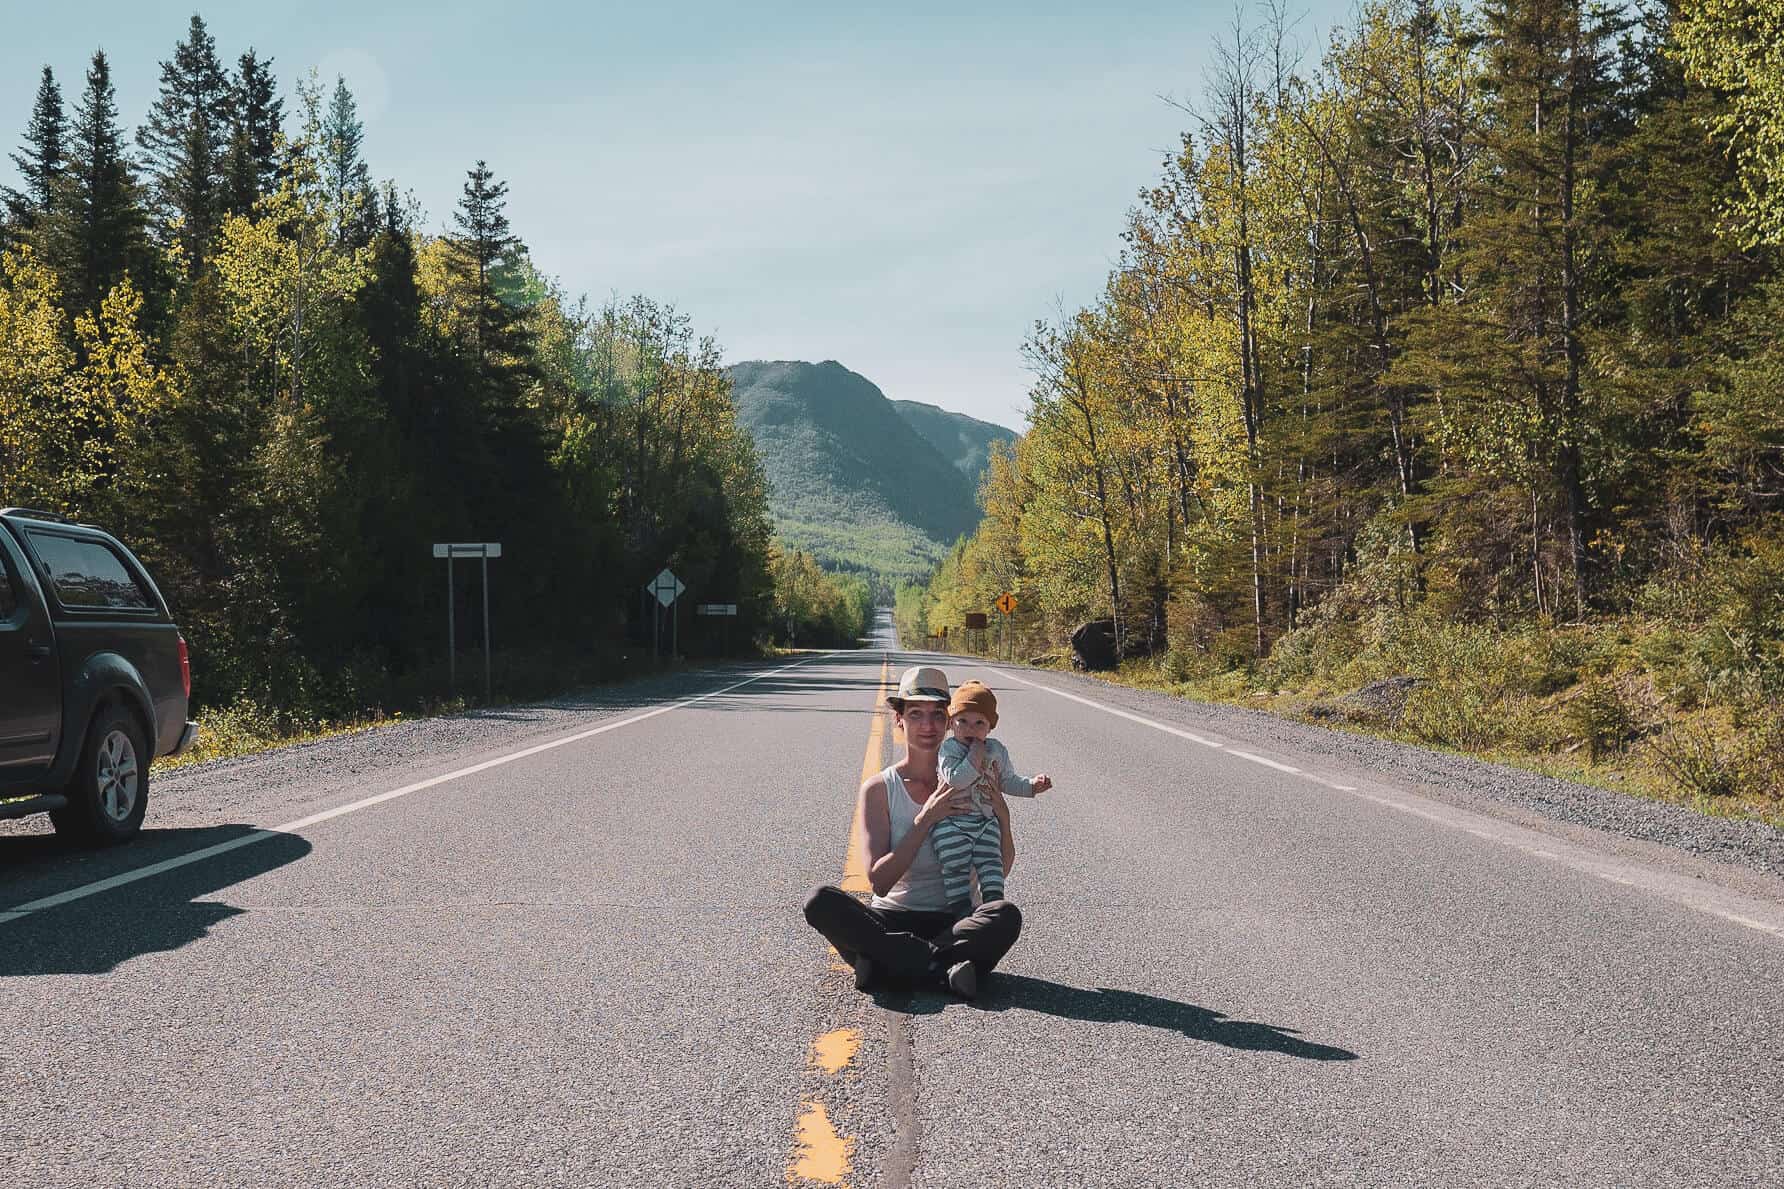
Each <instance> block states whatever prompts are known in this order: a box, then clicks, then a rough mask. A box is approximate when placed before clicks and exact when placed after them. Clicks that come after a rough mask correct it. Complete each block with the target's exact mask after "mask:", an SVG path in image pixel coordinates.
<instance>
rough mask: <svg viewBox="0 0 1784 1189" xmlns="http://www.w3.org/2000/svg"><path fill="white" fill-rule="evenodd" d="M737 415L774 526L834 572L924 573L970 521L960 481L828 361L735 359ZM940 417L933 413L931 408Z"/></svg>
mask: <svg viewBox="0 0 1784 1189" xmlns="http://www.w3.org/2000/svg"><path fill="white" fill-rule="evenodd" d="M728 374H729V376H730V379H731V382H732V384H733V385H734V386H735V389H736V393H737V416H738V419H739V421H740V422H741V424H742V425H743V427H744V428H745V429H747V430H748V431H749V433H750V435H751V437H752V439H753V440H754V442H755V444H756V449H757V452H758V453H759V454H760V456H761V458H762V460H763V463H764V466H765V468H766V470H767V475H768V481H769V485H770V497H769V504H770V507H771V508H772V510H773V515H774V522H775V530H776V532H777V534H778V535H779V536H780V537H781V538H782V539H783V540H785V541H786V542H787V543H788V544H789V545H791V546H793V547H794V548H797V549H802V550H805V551H807V552H809V553H812V554H813V555H815V556H816V557H817V558H818V560H819V561H820V562H822V563H823V564H825V565H828V566H832V567H839V568H842V569H848V570H858V571H862V572H871V573H873V574H875V575H880V576H884V577H886V578H891V579H906V580H908V579H912V578H919V577H922V576H924V575H926V574H928V573H929V571H930V570H931V569H933V568H934V566H935V564H936V563H937V562H938V561H939V560H940V559H941V558H942V557H943V556H944V555H945V554H946V552H947V550H948V547H949V546H950V545H952V544H953V543H954V541H955V539H956V538H958V537H960V536H962V535H964V534H966V533H968V532H970V531H971V530H972V527H973V525H974V524H975V523H977V520H978V514H977V509H976V504H975V501H974V497H973V491H974V484H975V481H976V475H975V476H973V477H969V476H968V475H967V474H965V473H963V472H962V471H961V470H960V468H958V467H957V466H956V465H954V460H953V458H952V457H944V455H943V454H942V453H941V452H940V451H938V450H937V449H936V448H935V447H934V446H932V445H931V444H930V443H929V442H928V441H926V440H925V439H924V437H923V435H921V434H920V433H918V432H917V430H916V429H914V428H913V427H912V426H911V424H910V423H909V422H908V421H907V420H906V418H905V417H904V416H902V415H901V414H900V411H899V410H898V409H897V408H896V407H895V406H894V404H893V402H892V401H889V400H887V399H886V396H885V394H884V393H882V392H881V391H880V390H879V388H877V387H876V386H875V385H874V384H873V383H872V382H871V381H870V380H868V379H867V378H866V377H864V376H860V375H857V374H856V373H854V372H852V371H850V370H849V369H848V368H846V367H843V366H842V365H841V364H839V363H837V362H835V361H834V360H827V361H825V362H823V363H801V362H797V361H779V362H751V363H739V364H736V365H734V366H732V368H731V369H730V371H729V373H728ZM937 412H940V410H937Z"/></svg>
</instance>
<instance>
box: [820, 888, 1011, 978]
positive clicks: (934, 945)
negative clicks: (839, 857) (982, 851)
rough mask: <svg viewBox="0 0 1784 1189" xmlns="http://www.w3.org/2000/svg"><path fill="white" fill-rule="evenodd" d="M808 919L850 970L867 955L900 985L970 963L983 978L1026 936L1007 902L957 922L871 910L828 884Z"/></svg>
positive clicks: (944, 916)
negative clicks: (1020, 935) (1018, 940)
mask: <svg viewBox="0 0 1784 1189" xmlns="http://www.w3.org/2000/svg"><path fill="white" fill-rule="evenodd" d="M805 919H806V922H807V923H808V924H810V925H811V927H812V928H814V929H816V930H817V931H818V932H819V933H822V934H823V935H824V939H825V940H826V941H828V942H829V943H830V944H831V945H833V946H835V947H836V952H837V953H839V954H841V955H842V958H843V961H845V962H847V963H848V964H849V965H851V966H853V965H854V964H855V960H856V958H857V957H858V956H860V955H862V954H865V955H866V956H867V957H869V958H871V959H873V962H874V965H875V967H876V968H877V969H878V970H879V971H881V972H883V973H885V974H886V975H887V976H888V977H890V978H892V979H895V980H897V981H901V982H918V983H920V982H924V981H927V980H928V978H929V977H930V975H931V972H932V971H934V970H936V969H939V970H943V971H945V970H947V969H948V967H950V966H952V965H954V964H955V963H956V962H971V963H972V964H973V966H975V967H976V968H977V969H978V972H979V977H981V978H983V977H984V976H985V975H988V974H990V973H991V971H992V968H993V967H995V966H996V965H997V964H998V962H1000V961H1001V960H1002V959H1003V956H1004V955H1005V954H1007V953H1009V952H1010V947H1011V946H1013V945H1015V944H1016V937H1017V936H1018V935H1019V934H1020V933H1021V932H1022V912H1021V910H1020V909H1018V908H1017V907H1016V906H1015V905H1014V904H1011V903H1010V902H1009V901H1008V900H993V901H992V902H991V903H989V904H981V905H980V906H979V907H978V908H976V909H974V910H973V911H972V912H971V913H969V914H968V915H966V916H963V917H956V916H955V915H954V914H953V913H951V912H918V911H916V910H915V909H909V908H870V907H868V906H867V905H865V904H863V903H861V901H859V900H857V899H855V898H854V897H853V896H851V895H849V894H848V893H847V892H845V891H843V890H842V889H841V888H835V887H831V886H829V885H825V886H824V887H821V888H818V889H817V890H816V891H814V892H813V893H812V894H811V896H810V897H809V898H808V899H807V900H806V902H805Z"/></svg>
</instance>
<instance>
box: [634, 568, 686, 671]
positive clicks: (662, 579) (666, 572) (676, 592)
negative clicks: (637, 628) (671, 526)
mask: <svg viewBox="0 0 1784 1189" xmlns="http://www.w3.org/2000/svg"><path fill="white" fill-rule="evenodd" d="M644 589H645V592H646V593H647V594H649V595H651V596H652V597H653V598H655V599H656V600H657V610H656V613H655V614H654V615H652V616H651V624H650V657H651V659H652V660H653V661H654V660H656V659H658V657H659V656H660V654H661V651H662V650H661V647H660V643H659V642H660V639H661V635H662V630H663V612H664V611H665V610H667V609H668V608H670V607H673V606H675V600H676V599H679V598H680V597H681V594H682V592H683V591H684V590H686V589H687V587H685V586H683V585H682V584H681V579H680V578H677V577H676V576H675V574H674V572H673V571H671V570H670V569H669V567H668V566H664V567H663V568H662V570H661V571H660V572H659V573H658V574H657V576H656V577H655V578H652V579H651V580H650V581H649V582H647V583H645V584H644ZM680 624H681V617H680V616H675V617H673V618H672V619H671V620H670V621H669V633H670V634H669V655H670V656H671V657H674V655H675V648H676V637H677V636H678V635H679V634H680V632H679V628H680Z"/></svg>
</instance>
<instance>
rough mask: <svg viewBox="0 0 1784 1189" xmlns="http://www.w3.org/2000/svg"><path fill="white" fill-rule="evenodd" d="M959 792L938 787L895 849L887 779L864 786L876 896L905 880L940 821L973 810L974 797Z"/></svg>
mask: <svg viewBox="0 0 1784 1189" xmlns="http://www.w3.org/2000/svg"><path fill="white" fill-rule="evenodd" d="M956 793H957V790H956V789H955V788H954V786H952V785H950V784H949V783H948V782H947V781H943V782H942V783H941V784H940V785H938V786H937V787H936V790H935V794H934V795H933V796H931V797H930V798H929V800H927V801H925V802H923V808H922V809H919V810H918V811H917V820H916V822H915V823H914V824H913V825H912V826H911V828H910V829H909V830H907V831H906V832H905V835H904V837H903V838H902V839H900V840H899V842H898V845H897V846H896V847H894V846H893V845H892V810H891V807H890V806H889V805H888V804H887V802H886V779H885V777H883V776H874V777H872V778H870V779H869V780H867V781H865V782H864V783H863V784H862V785H861V823H862V826H863V827H864V828H865V830H866V833H867V882H868V883H869V884H871V885H872V886H873V893H874V895H876V896H884V895H886V893H888V892H890V891H891V890H892V885H894V884H896V883H897V882H898V881H899V880H901V879H903V878H904V873H905V872H907V871H909V870H910V869H911V863H913V862H914V861H915V860H916V858H917V852H918V851H919V850H921V849H922V848H923V843H924V841H925V840H926V839H927V838H928V837H929V831H930V828H931V827H933V826H934V825H935V823H936V822H938V821H940V820H941V819H942V818H944V817H953V816H954V815H955V814H957V813H965V812H967V811H968V810H970V809H971V808H972V800H971V798H969V797H967V796H965V795H956ZM1006 853H1007V852H1006ZM1005 862H1006V863H1007V862H1008V860H1007V859H1006V860H1005Z"/></svg>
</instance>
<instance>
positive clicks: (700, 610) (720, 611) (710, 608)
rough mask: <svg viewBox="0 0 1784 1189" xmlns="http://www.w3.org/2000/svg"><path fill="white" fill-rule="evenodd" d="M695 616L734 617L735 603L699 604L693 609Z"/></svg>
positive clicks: (735, 612)
mask: <svg viewBox="0 0 1784 1189" xmlns="http://www.w3.org/2000/svg"><path fill="white" fill-rule="evenodd" d="M694 614H695V615H736V614H737V604H736V603H701V604H700V605H699V606H697V607H695V608H694Z"/></svg>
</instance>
